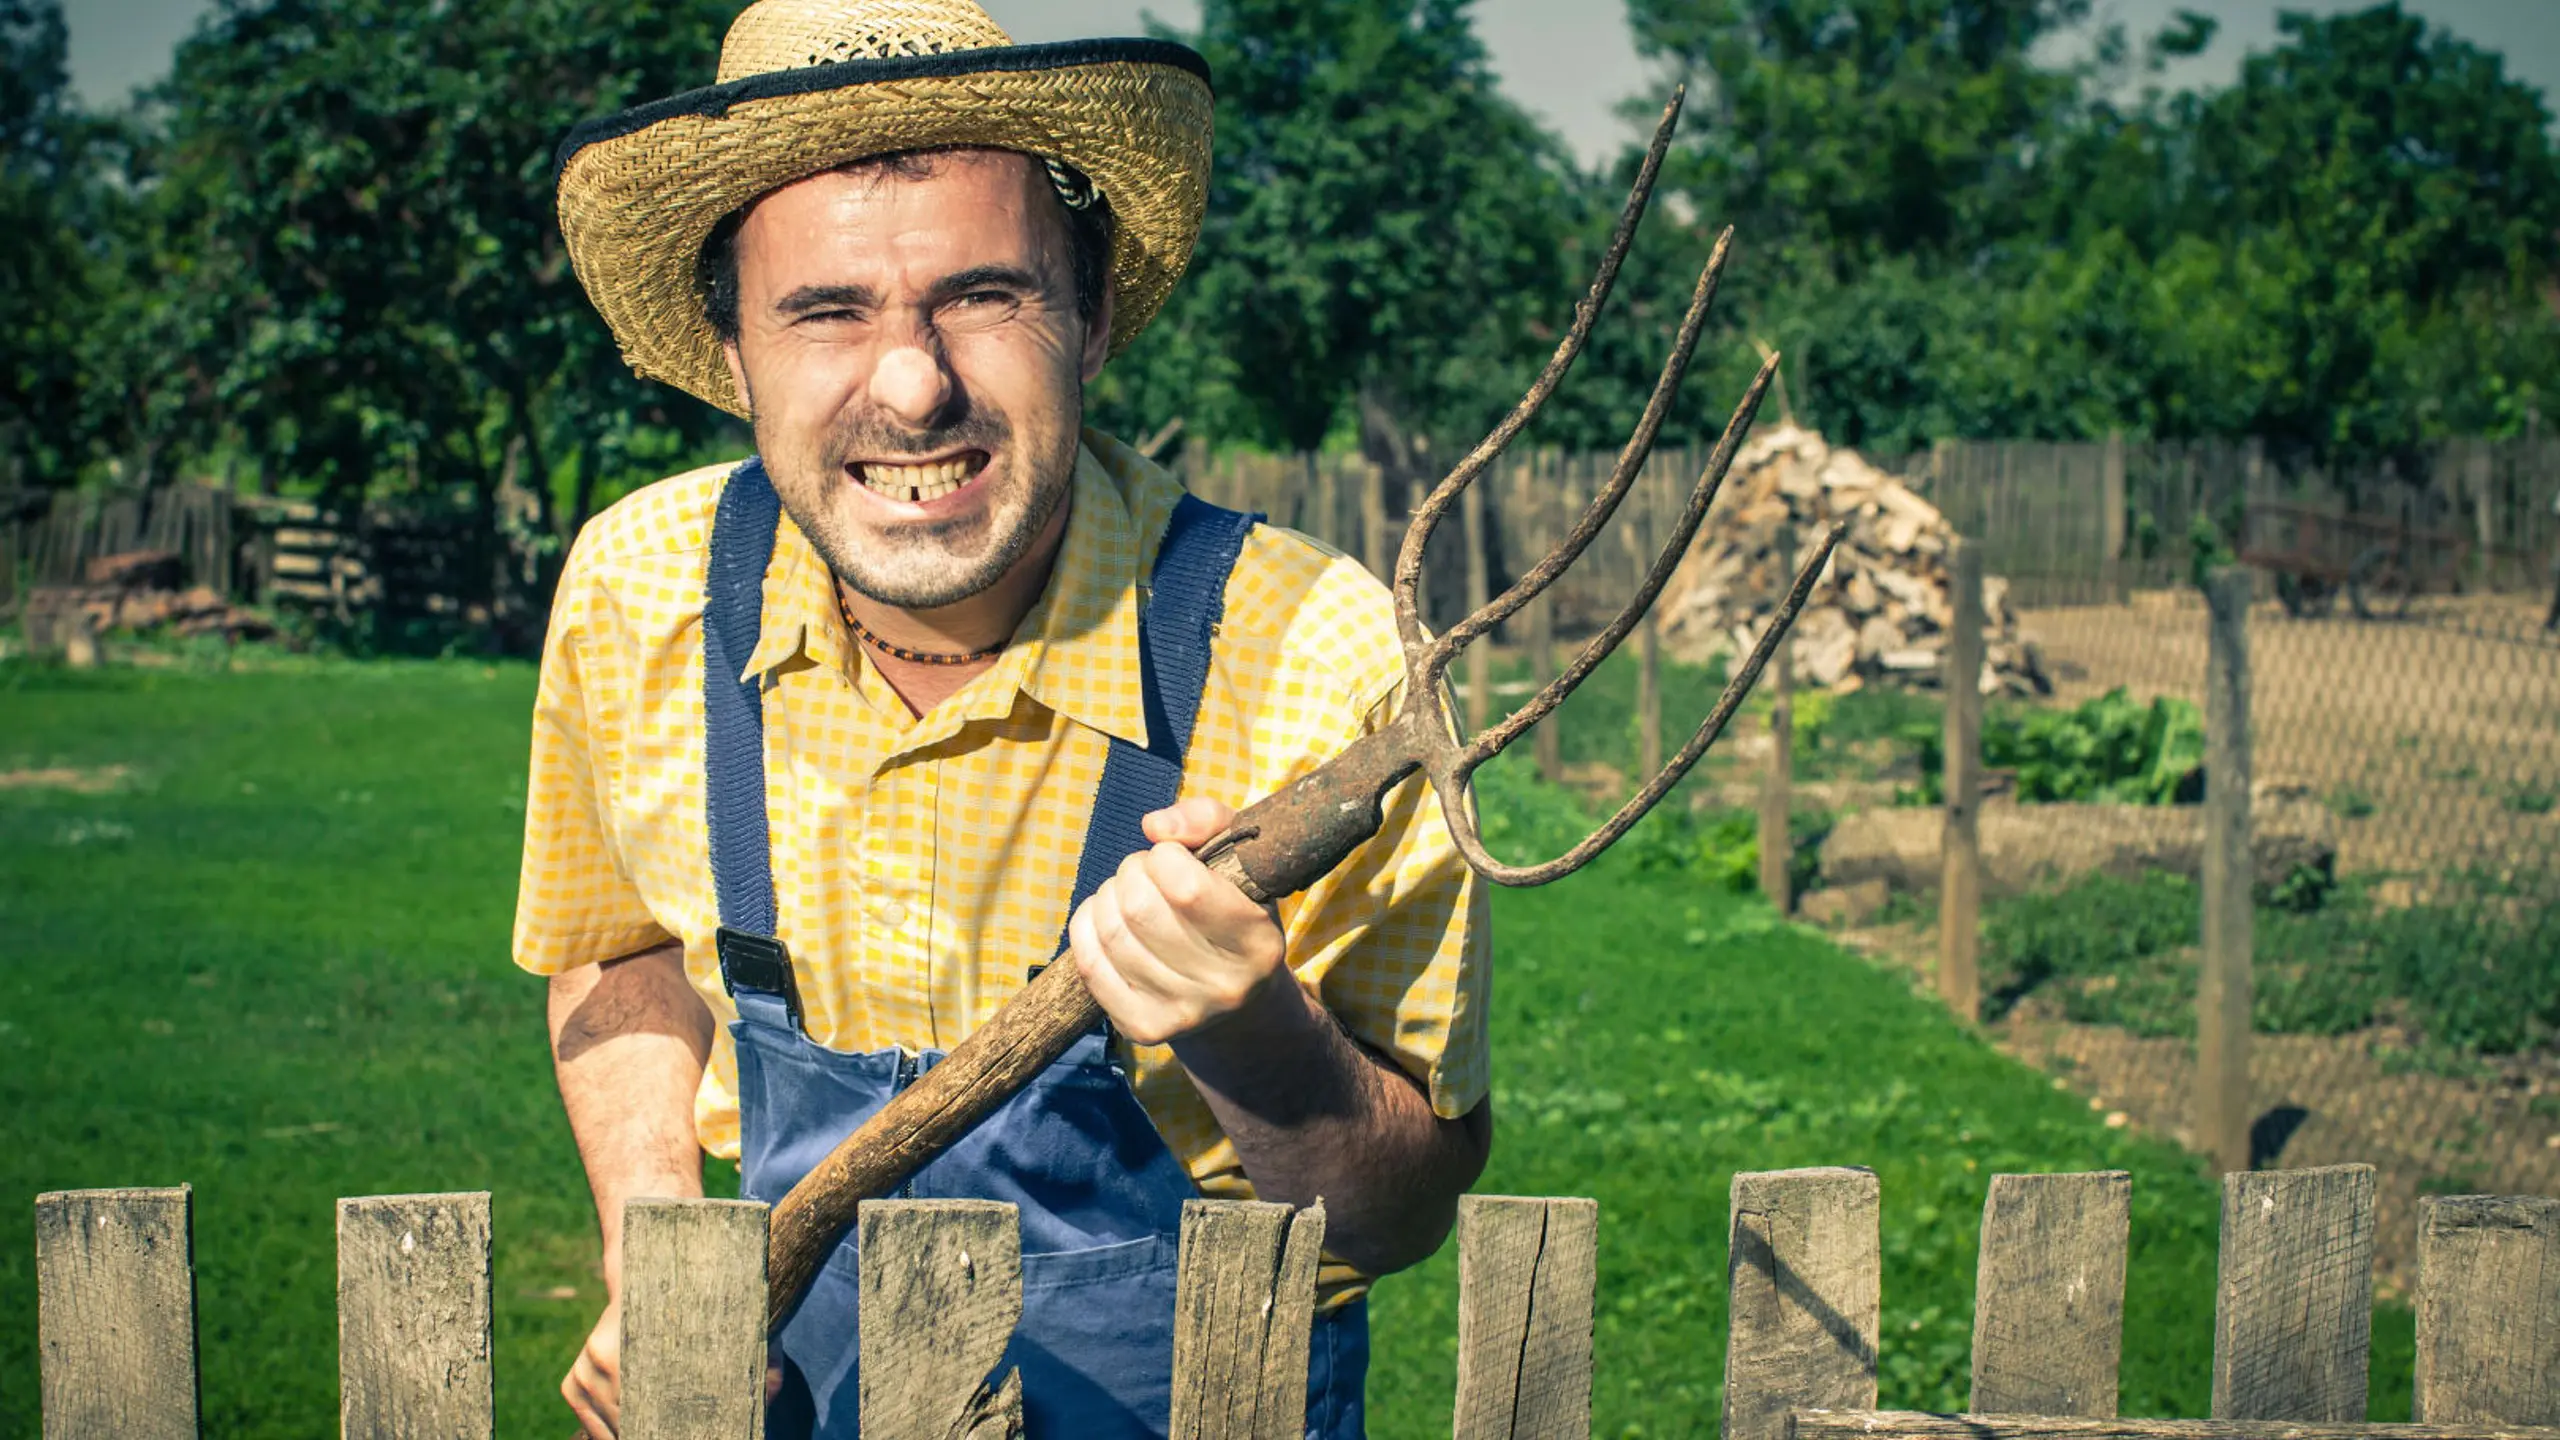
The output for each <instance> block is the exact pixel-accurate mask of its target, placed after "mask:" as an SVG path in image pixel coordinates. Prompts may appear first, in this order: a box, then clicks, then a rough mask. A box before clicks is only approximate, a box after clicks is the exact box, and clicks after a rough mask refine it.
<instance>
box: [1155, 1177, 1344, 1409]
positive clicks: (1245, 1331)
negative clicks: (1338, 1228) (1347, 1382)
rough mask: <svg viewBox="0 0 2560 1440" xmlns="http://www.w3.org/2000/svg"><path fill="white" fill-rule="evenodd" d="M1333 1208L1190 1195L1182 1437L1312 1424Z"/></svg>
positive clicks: (1177, 1355)
mask: <svg viewBox="0 0 2560 1440" xmlns="http://www.w3.org/2000/svg"><path fill="white" fill-rule="evenodd" d="M1323 1248H1324V1207H1323V1206H1322V1205H1314V1206H1310V1207H1309V1208H1307V1209H1304V1210H1295V1209H1292V1208H1290V1207H1289V1206H1286V1205H1272V1204H1267V1203H1263V1202H1260V1201H1252V1200H1186V1201H1184V1202H1183V1205H1182V1259H1181V1275H1180V1278H1179V1280H1178V1281H1177V1282H1176V1287H1175V1295H1174V1305H1173V1426H1172V1429H1171V1431H1170V1432H1169V1433H1170V1434H1171V1435H1172V1437H1173V1440H1297V1437H1298V1436H1300V1435H1303V1434H1304V1433H1306V1428H1307V1341H1308V1336H1309V1332H1310V1330H1311V1329H1312V1328H1313V1326H1314V1324H1315V1311H1316V1259H1317V1256H1318V1253H1319V1252H1320V1251H1322V1250H1323Z"/></svg>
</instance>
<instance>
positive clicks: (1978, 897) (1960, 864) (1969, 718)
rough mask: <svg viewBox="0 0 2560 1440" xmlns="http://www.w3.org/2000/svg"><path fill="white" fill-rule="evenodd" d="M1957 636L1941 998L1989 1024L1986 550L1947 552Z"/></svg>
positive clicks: (1949, 687)
mask: <svg viewBox="0 0 2560 1440" xmlns="http://www.w3.org/2000/svg"><path fill="white" fill-rule="evenodd" d="M1947 587H1948V590H1949V594H1948V599H1949V601H1950V602H1952V608H1953V610H1954V628H1953V629H1952V630H1951V631H1950V632H1949V633H1948V635H1947V651H1946V676H1945V682H1944V684H1945V694H1946V704H1947V713H1946V759H1945V762H1944V765H1943V768H1942V770H1941V773H1940V776H1939V779H1940V781H1941V782H1942V788H1943V789H1944V790H1945V791H1946V831H1945V839H1944V840H1943V842H1942V844H1941V846H1940V850H1939V860H1938V994H1939V996H1940V998H1942V999H1944V1000H1945V1001H1946V1002H1947V1008H1948V1009H1950V1010H1953V1011H1954V1012H1955V1013H1956V1014H1957V1015H1958V1016H1960V1017H1961V1018H1963V1019H1965V1020H1967V1021H1973V1020H1978V1019H1980V1018H1981V1016H1982V993H1981V978H1980V973H1979V968H1978V961H1977V956H1978V955H1979V953H1980V949H1981V944H1982V840H1981V824H1982V548H1981V546H1980V545H1978V544H1976V543H1975V542H1974V541H1971V540H1967V539H1961V538H1959V539H1958V540H1957V541H1956V542H1955V543H1954V544H1952V545H1950V546H1949V547H1948V549H1947Z"/></svg>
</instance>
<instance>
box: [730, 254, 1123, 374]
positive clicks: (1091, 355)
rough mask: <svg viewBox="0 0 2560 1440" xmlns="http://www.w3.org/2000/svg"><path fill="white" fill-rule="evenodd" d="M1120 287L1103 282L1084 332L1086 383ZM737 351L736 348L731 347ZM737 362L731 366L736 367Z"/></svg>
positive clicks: (1106, 346)
mask: <svg viewBox="0 0 2560 1440" xmlns="http://www.w3.org/2000/svg"><path fill="white" fill-rule="evenodd" d="M1119 290H1120V287H1119V286H1118V285H1116V284H1114V283H1112V282H1111V281H1110V280H1108V279H1105V280H1104V281H1103V282H1102V303H1101V304H1099V305H1096V306H1094V307H1093V321H1092V323H1091V324H1088V325H1087V326H1085V331H1084V367H1083V368H1084V383H1086V384H1087V385H1090V384H1092V383H1093V382H1094V381H1095V380H1096V379H1097V378H1099V377H1100V376H1101V374H1102V365H1103V362H1104V361H1106V360H1109V359H1110V358H1111V307H1112V304H1113V302H1114V301H1116V300H1117V299H1119ZM731 348H732V349H735V348H736V347H735V346H732V347H731ZM736 363H737V362H736V361H734V360H733V361H731V362H730V364H732V365H735V364H736Z"/></svg>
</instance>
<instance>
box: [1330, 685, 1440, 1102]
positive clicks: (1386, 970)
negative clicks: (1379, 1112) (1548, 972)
mask: <svg viewBox="0 0 2560 1440" xmlns="http://www.w3.org/2000/svg"><path fill="white" fill-rule="evenodd" d="M1402 699H1403V687H1402V685H1401V683H1400V682H1399V683H1398V684H1397V685H1396V686H1395V688H1394V689H1392V690H1391V691H1389V692H1388V693H1387V694H1386V695H1385V696H1384V698H1382V699H1379V700H1377V701H1376V702H1375V703H1374V705H1373V706H1371V707H1369V713H1368V721H1369V728H1375V727H1376V726H1377V725H1378V724H1381V723H1383V722H1384V721H1385V720H1386V719H1387V718H1390V717H1392V716H1393V715H1394V714H1395V712H1396V709H1397V707H1398V706H1399V705H1400V704H1401V703H1402ZM1385 816H1386V823H1385V824H1384V825H1383V826H1382V827H1380V829H1379V831H1378V833H1377V834H1376V835H1374V836H1372V837H1371V838H1370V839H1369V840H1368V841H1367V842H1366V843H1365V844H1363V845H1362V846H1361V847H1360V848H1359V849H1358V850H1355V851H1353V852H1352V854H1351V856H1350V857H1349V858H1348V859H1346V860H1345V861H1344V862H1343V863H1342V864H1341V865H1339V866H1337V867H1335V869H1334V871H1333V873H1332V874H1330V875H1327V876H1326V877H1325V878H1324V879H1322V880H1320V881H1318V882H1317V883H1316V884H1315V885H1314V886H1313V887H1311V888H1310V889H1308V890H1307V892H1306V893H1305V894H1304V895H1302V896H1300V897H1298V900H1297V902H1296V905H1295V907H1294V908H1291V907H1290V906H1287V905H1284V906H1283V907H1282V920H1283V923H1284V925H1285V927H1286V930H1287V933H1288V939H1289V953H1290V955H1291V956H1292V957H1293V960H1292V963H1293V965H1294V967H1295V968H1296V970H1297V972H1298V976H1299V978H1300V979H1301V980H1303V981H1305V982H1306V983H1308V984H1309V985H1311V986H1313V987H1314V989H1315V991H1316V994H1317V997H1318V998H1319V999H1321V1000H1322V1001H1323V1002H1324V1006H1325V1008H1326V1009H1327V1010H1330V1011H1331V1012H1333V1014H1334V1015H1335V1016H1336V1017H1337V1018H1339V1019H1340V1020H1341V1021H1342V1023H1343V1024H1344V1025H1345V1026H1347V1027H1348V1028H1349V1029H1350V1031H1351V1033H1352V1034H1353V1035H1354V1036H1356V1037H1358V1038H1359V1039H1360V1040H1361V1042H1362V1043H1364V1044H1366V1045H1368V1046H1370V1047H1371V1048H1372V1049H1375V1050H1377V1051H1379V1052H1380V1053H1381V1054H1384V1055H1387V1056H1388V1057H1390V1058H1392V1059H1393V1060H1394V1061H1395V1062H1396V1063H1397V1064H1398V1065H1399V1066H1401V1067H1403V1069H1404V1070H1405V1071H1406V1072H1407V1073H1408V1074H1410V1075H1412V1076H1414V1078H1416V1079H1417V1080H1420V1081H1421V1082H1422V1083H1423V1084H1424V1086H1425V1087H1426V1088H1427V1089H1428V1090H1429V1092H1430V1096H1431V1109H1432V1113H1434V1114H1436V1115H1438V1116H1440V1117H1441V1118H1443V1119H1455V1118H1457V1117H1458V1116H1461V1115H1464V1114H1466V1113H1467V1112H1468V1111H1470V1110H1472V1109H1474V1108H1475V1107H1476V1105H1477V1104H1478V1103H1479V1102H1481V1101H1482V1100H1483V1099H1484V1097H1485V1090H1486V1085H1487V1074H1486V1069H1487V1067H1486V1054H1485V1048H1486V1042H1485V1004H1486V975H1487V970H1488V966H1487V964H1486V960H1485V950H1486V948H1487V943H1488V940H1487V936H1488V930H1487V926H1486V916H1485V896H1484V893H1483V882H1482V881H1481V880H1480V879H1479V878H1478V877H1477V875H1476V873H1475V871H1474V870H1473V869H1472V868H1471V867H1469V866H1468V864H1467V862H1466V859H1465V857H1463V856H1461V855H1460V854H1459V853H1458V850H1457V845H1456V842H1455V841H1454V840H1452V839H1451V838H1450V835H1449V827H1448V825H1447V823H1446V822H1445V820H1444V819H1443V817H1442V815H1441V811H1440V800H1439V796H1438V794H1437V792H1435V791H1434V790H1433V789H1432V788H1431V785H1430V782H1429V781H1427V780H1425V779H1423V778H1422V777H1421V776H1419V775H1417V776H1414V777H1412V778H1410V779H1408V780H1406V781H1405V782H1404V783H1403V784H1401V785H1399V786H1398V787H1396V789H1395V790H1394V791H1393V792H1392V793H1391V794H1390V795H1389V796H1388V799H1387V805H1386V808H1385Z"/></svg>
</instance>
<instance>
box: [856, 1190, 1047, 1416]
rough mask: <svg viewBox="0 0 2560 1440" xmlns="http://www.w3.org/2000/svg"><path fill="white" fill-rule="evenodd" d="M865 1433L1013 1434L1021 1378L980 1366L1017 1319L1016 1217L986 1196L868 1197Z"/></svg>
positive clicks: (1001, 1346)
mask: <svg viewBox="0 0 2560 1440" xmlns="http://www.w3.org/2000/svg"><path fill="white" fill-rule="evenodd" d="M857 1214H858V1218H857V1219H856V1220H855V1222H854V1225H855V1229H856V1230H857V1231H859V1232H860V1240H859V1242H858V1244H859V1248H860V1253H861V1256H862V1262H861V1264H862V1281H861V1287H862V1302H861V1303H862V1336H861V1341H860V1345H861V1366H862V1384H861V1388H862V1433H863V1434H864V1435H865V1436H866V1437H869V1440H952V1437H961V1436H974V1435H977V1434H979V1433H980V1432H981V1429H982V1428H983V1430H984V1433H986V1434H987V1435H989V1436H1001V1435H1019V1434H1020V1433H1022V1377H1021V1375H1020V1374H1019V1373H1018V1372H1015V1371H1007V1372H1005V1375H1004V1378H1003V1379H1002V1380H1001V1381H1000V1382H998V1383H996V1384H994V1385H992V1386H990V1385H989V1384H988V1380H987V1377H988V1375H989V1373H990V1372H992V1371H993V1370H994V1369H995V1367H996V1364H997V1362H998V1361H1000V1360H1002V1359H1003V1358H1004V1352H1005V1347H1006V1346H1007V1345H1009V1344H1011V1343H1012V1341H1013V1327H1014V1326H1015V1325H1017V1324H1019V1323H1021V1320H1022V1228H1021V1221H1020V1219H1019V1218H1018V1217H1017V1215H1016V1214H1015V1211H1014V1208H1013V1207H1012V1206H1010V1205H1006V1204H1003V1203H1001V1202H998V1201H993V1200H865V1201H863V1202H862V1208H861V1209H860V1211H858V1212H857Z"/></svg>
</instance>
